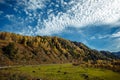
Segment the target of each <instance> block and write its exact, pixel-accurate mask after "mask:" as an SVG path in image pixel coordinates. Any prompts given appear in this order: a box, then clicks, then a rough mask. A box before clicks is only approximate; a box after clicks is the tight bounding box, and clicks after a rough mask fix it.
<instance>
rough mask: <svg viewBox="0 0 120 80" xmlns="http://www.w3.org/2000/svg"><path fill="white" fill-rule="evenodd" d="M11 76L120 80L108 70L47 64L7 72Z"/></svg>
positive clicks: (117, 75) (48, 79) (75, 79)
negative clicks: (14, 74)
mask: <svg viewBox="0 0 120 80" xmlns="http://www.w3.org/2000/svg"><path fill="white" fill-rule="evenodd" d="M1 71H2V72H6V73H7V72H9V74H13V73H16V74H18V75H20V74H26V75H27V76H28V75H29V76H30V77H31V78H39V79H42V80H119V79H120V74H119V73H117V72H113V71H111V70H106V69H97V68H86V67H81V66H73V65H72V64H49V65H48V64H45V65H38V66H21V67H16V68H11V69H6V70H1Z"/></svg>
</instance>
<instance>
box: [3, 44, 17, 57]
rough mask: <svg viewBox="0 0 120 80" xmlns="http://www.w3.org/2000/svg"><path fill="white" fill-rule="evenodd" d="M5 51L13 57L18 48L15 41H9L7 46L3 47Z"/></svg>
mask: <svg viewBox="0 0 120 80" xmlns="http://www.w3.org/2000/svg"><path fill="white" fill-rule="evenodd" d="M2 50H3V51H4V53H5V54H6V55H7V56H8V57H9V58H10V59H13V57H14V56H15V55H16V54H17V52H18V49H16V48H15V44H14V43H9V44H8V45H7V46H5V47H3V49H2Z"/></svg>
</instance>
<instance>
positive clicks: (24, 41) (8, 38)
mask: <svg viewBox="0 0 120 80" xmlns="http://www.w3.org/2000/svg"><path fill="white" fill-rule="evenodd" d="M117 59H118V57H117V56H113V54H111V53H110V54H109V53H108V55H106V54H105V53H104V52H99V51H97V50H92V49H90V48H89V47H87V46H86V45H84V44H83V43H80V42H73V41H69V40H65V39H63V38H59V37H49V36H36V37H32V36H22V35H18V34H14V33H7V32H0V61H1V62H0V66H5V65H32V64H34V65H36V64H43V63H44V64H45V63H54V64H55V63H70V62H88V61H97V60H106V61H112V60H117Z"/></svg>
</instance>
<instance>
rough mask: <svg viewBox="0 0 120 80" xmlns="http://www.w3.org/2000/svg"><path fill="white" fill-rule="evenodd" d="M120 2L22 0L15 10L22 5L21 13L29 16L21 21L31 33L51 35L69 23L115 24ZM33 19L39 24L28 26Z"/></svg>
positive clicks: (116, 0)
mask: <svg viewBox="0 0 120 80" xmlns="http://www.w3.org/2000/svg"><path fill="white" fill-rule="evenodd" d="M119 3H120V0H57V1H56V0H28V1H27V0H21V1H18V2H17V7H14V9H15V10H16V11H19V7H20V6H21V7H22V8H23V9H21V10H22V11H21V13H23V12H24V13H25V15H27V17H25V18H24V19H23V18H22V17H21V20H22V19H23V20H22V21H23V22H24V24H25V25H27V26H26V27H28V29H27V30H29V31H30V32H31V33H30V35H33V34H35V35H52V34H54V33H59V32H61V31H62V30H63V29H65V28H66V27H69V26H72V27H77V28H81V27H84V26H86V25H89V24H111V23H114V22H116V21H117V20H119V18H120V8H119ZM15 21H16V20H15ZM34 21H36V25H34V26H33V25H29V24H33V22H34ZM26 22H27V23H26ZM31 28H32V29H31ZM29 31H28V33H29Z"/></svg>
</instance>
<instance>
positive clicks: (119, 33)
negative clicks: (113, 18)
mask: <svg viewBox="0 0 120 80" xmlns="http://www.w3.org/2000/svg"><path fill="white" fill-rule="evenodd" d="M111 37H114V38H115V37H120V31H119V32H117V33H114V34H112V35H111Z"/></svg>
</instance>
